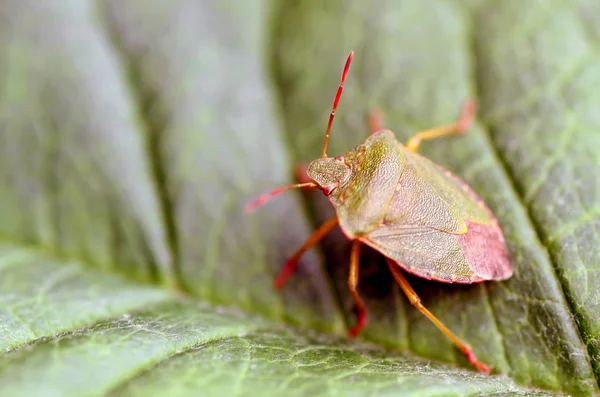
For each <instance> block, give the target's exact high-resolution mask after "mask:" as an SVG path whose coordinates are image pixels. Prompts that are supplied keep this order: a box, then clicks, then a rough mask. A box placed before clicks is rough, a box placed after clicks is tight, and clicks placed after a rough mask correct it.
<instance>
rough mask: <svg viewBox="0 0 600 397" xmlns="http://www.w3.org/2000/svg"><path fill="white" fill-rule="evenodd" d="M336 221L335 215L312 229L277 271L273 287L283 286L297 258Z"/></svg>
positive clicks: (295, 266) (292, 271)
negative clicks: (300, 245)
mask: <svg viewBox="0 0 600 397" xmlns="http://www.w3.org/2000/svg"><path fill="white" fill-rule="evenodd" d="M337 223H338V219H337V217H336V216H334V217H333V218H330V219H328V220H326V221H325V222H324V223H323V224H322V225H321V226H319V228H318V229H317V230H315V231H314V233H313V234H311V235H310V236H309V237H308V239H306V241H305V242H304V244H302V247H300V249H299V250H298V251H296V252H295V253H294V255H292V256H291V257H290V258H289V259H288V260H287V262H286V263H285V266H284V267H283V269H281V271H280V272H279V275H278V276H277V278H276V279H275V282H274V283H273V285H274V286H275V288H277V289H281V288H282V287H283V285H284V284H285V281H286V280H287V278H288V277H289V276H290V275H291V274H292V273H294V271H295V270H296V268H297V267H298V260H299V259H300V257H301V256H302V255H303V254H304V253H305V252H306V251H308V250H309V249H311V248H312V247H314V246H315V245H317V244H318V243H319V241H321V239H322V238H323V237H325V235H327V233H329V232H330V231H332V230H333V228H334V227H335V226H336V225H337Z"/></svg>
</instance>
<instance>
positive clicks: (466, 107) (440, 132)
mask: <svg viewBox="0 0 600 397" xmlns="http://www.w3.org/2000/svg"><path fill="white" fill-rule="evenodd" d="M475 110H477V103H476V102H475V101H474V100H468V101H465V102H464V103H463V106H462V110H461V112H460V117H459V118H458V120H457V121H456V122H455V123H454V124H449V125H444V126H441V127H436V128H432V129H430V130H425V131H421V132H418V133H417V134H416V135H415V136H413V137H412V138H410V139H409V140H408V142H407V143H406V147H407V148H408V149H409V150H411V151H413V152H416V151H417V150H418V149H419V145H420V144H421V142H422V141H427V140H429V139H435V138H440V137H442V136H446V135H460V134H463V133H465V132H466V131H467V129H468V128H469V126H470V125H471V122H472V121H473V116H474V115H475Z"/></svg>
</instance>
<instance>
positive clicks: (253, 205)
mask: <svg viewBox="0 0 600 397" xmlns="http://www.w3.org/2000/svg"><path fill="white" fill-rule="evenodd" d="M353 56H354V51H350V54H349V55H348V59H346V65H345V66H344V71H343V72H342V80H341V82H340V86H339V87H338V89H337V94H336V95H335V99H334V100H333V107H332V108H331V114H330V115H329V124H327V131H325V143H324V144H323V157H324V158H325V157H327V144H328V143H329V133H330V132H331V124H332V123H333V118H334V117H335V109H337V106H338V103H340V97H341V96H342V91H344V82H345V81H346V76H348V70H349V69H350V63H352V57H353ZM303 187H305V188H314V187H317V184H316V183H314V182H305V183H297V184H295V185H288V186H282V187H278V188H277V189H274V190H271V191H270V192H268V193H265V194H263V195H261V196H259V197H258V198H256V199H255V200H253V201H251V202H250V203H248V204H246V207H245V211H246V212H252V211H254V210H255V209H256V208H257V207H260V206H261V205H263V204H265V203H266V202H267V201H269V200H270V199H272V198H273V197H275V196H278V195H280V194H281V193H283V192H285V191H286V190H289V189H298V188H303Z"/></svg>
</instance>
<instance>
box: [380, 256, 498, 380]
mask: <svg viewBox="0 0 600 397" xmlns="http://www.w3.org/2000/svg"><path fill="white" fill-rule="evenodd" d="M386 260H387V263H388V266H389V268H390V271H391V272H392V275H393V276H394V278H395V279H396V282H397V283H398V284H399V285H400V288H402V291H404V293H405V294H406V296H407V297H408V300H410V303H412V305H413V306H415V307H416V308H417V309H418V310H419V311H420V312H421V313H423V314H424V315H425V316H426V317H427V318H428V319H430V320H431V322H433V323H434V324H435V325H436V326H437V327H438V328H439V329H440V330H441V331H442V332H443V333H444V335H446V336H447V337H448V338H449V339H450V340H451V341H452V342H453V343H454V344H455V345H456V347H458V348H459V349H460V351H461V352H462V353H463V354H464V355H465V356H466V357H467V360H469V362H470V363H471V364H473V365H474V366H475V367H477V368H478V369H479V370H480V371H483V372H485V373H488V374H489V373H490V371H491V370H492V369H491V368H490V367H488V366H487V365H485V364H483V363H481V362H479V361H478V360H477V358H476V357H475V354H473V351H472V350H471V348H470V347H469V345H467V344H466V343H464V342H463V341H461V340H460V339H458V337H457V336H456V335H454V334H453V333H452V331H450V330H449V329H448V328H446V326H445V325H444V324H443V323H442V322H441V321H440V320H438V319H437V317H435V316H434V315H433V314H432V313H431V312H430V311H429V310H427V308H426V307H425V306H423V304H422V303H421V298H419V296H418V295H417V293H416V292H415V290H414V289H412V287H411V286H410V284H409V283H408V280H407V279H406V278H405V277H404V275H403V274H402V272H401V271H400V269H399V268H398V265H397V264H396V263H394V262H393V261H392V260H390V259H388V258H386Z"/></svg>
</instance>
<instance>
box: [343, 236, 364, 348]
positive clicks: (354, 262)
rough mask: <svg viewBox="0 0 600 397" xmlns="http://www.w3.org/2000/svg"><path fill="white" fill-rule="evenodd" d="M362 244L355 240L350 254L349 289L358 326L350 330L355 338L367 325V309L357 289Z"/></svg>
mask: <svg viewBox="0 0 600 397" xmlns="http://www.w3.org/2000/svg"><path fill="white" fill-rule="evenodd" d="M359 253H360V242H359V241H358V240H355V241H354V243H353V244H352V251H351V252H350V275H349V276H348V287H349V288H350V292H351V293H352V296H353V297H354V303H355V304H356V310H357V312H358V313H357V315H356V325H355V326H354V327H352V328H351V329H350V336H352V337H354V336H356V335H358V334H359V333H360V331H362V330H363V328H365V326H366V325H367V307H366V306H365V304H364V302H363V300H362V299H361V297H360V295H358V291H357V290H356V287H357V285H358V269H359V262H360V260H359V259H360V257H359Z"/></svg>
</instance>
